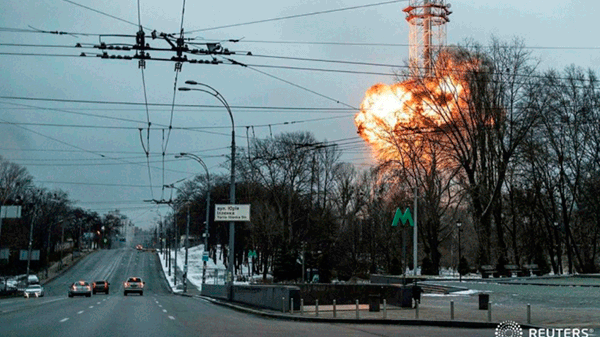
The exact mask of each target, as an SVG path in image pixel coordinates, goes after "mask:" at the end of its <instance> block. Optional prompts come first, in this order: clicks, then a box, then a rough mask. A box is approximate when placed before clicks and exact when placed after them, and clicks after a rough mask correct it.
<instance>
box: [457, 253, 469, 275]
mask: <svg viewBox="0 0 600 337" xmlns="http://www.w3.org/2000/svg"><path fill="white" fill-rule="evenodd" d="M469 270H470V267H469V261H467V258H466V257H464V256H463V257H461V258H460V261H459V262H458V273H459V274H460V275H466V274H468V273H469Z"/></svg>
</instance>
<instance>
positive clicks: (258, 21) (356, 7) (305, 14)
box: [188, 0, 408, 33]
mask: <svg viewBox="0 0 600 337" xmlns="http://www.w3.org/2000/svg"><path fill="white" fill-rule="evenodd" d="M406 1H408V0H394V1H387V2H378V3H372V4H366V5H360V6H352V7H344V8H337V9H329V10H324V11H318V12H311V13H304V14H295V15H288V16H282V17H277V18H272V19H264V20H256V21H249V22H243V23H236V24H230V25H224V26H217V27H211V28H202V29H195V30H190V31H188V33H195V32H205V31H209V30H216V29H223V28H231V27H239V26H247V25H253V24H257V23H265V22H273V21H281V20H288V19H297V18H301V17H307V16H313V15H321V14H329V13H335V12H342V11H348V10H353V9H361V8H367V7H375V6H381V5H388V4H393V3H398V2H406Z"/></svg>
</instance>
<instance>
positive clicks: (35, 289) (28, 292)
mask: <svg viewBox="0 0 600 337" xmlns="http://www.w3.org/2000/svg"><path fill="white" fill-rule="evenodd" d="M23 296H24V297H25V298H29V297H43V296H44V288H43V287H42V286H41V285H39V284H32V285H30V286H28V287H27V288H25V291H23Z"/></svg>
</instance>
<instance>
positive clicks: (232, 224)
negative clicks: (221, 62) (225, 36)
mask: <svg viewBox="0 0 600 337" xmlns="http://www.w3.org/2000/svg"><path fill="white" fill-rule="evenodd" d="M185 83H186V84H189V85H197V86H201V87H204V88H207V89H195V88H186V87H180V88H179V89H178V90H179V91H201V92H204V93H207V94H209V95H211V96H213V97H215V98H216V99H217V100H219V102H221V104H223V106H225V109H227V112H228V113H229V118H231V177H230V185H229V203H230V204H232V205H233V204H235V123H234V121H233V113H231V108H230V107H229V103H227V101H226V100H225V97H223V95H221V93H219V92H218V91H217V90H216V89H215V88H213V87H211V86H210V85H208V84H204V83H199V82H196V81H185ZM234 244H235V222H233V221H230V222H229V254H228V255H229V256H228V264H227V269H228V273H229V282H228V283H229V299H232V289H233V273H234V268H233V264H234V254H233V251H234Z"/></svg>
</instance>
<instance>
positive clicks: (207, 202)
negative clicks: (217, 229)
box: [175, 152, 211, 284]
mask: <svg viewBox="0 0 600 337" xmlns="http://www.w3.org/2000/svg"><path fill="white" fill-rule="evenodd" d="M183 157H189V158H192V159H194V160H195V161H197V162H198V163H199V164H200V165H201V166H202V168H204V170H205V171H206V183H207V191H206V226H205V227H204V251H205V252H207V250H208V226H209V224H210V221H209V220H210V190H211V186H210V174H209V173H208V167H206V164H205V163H204V161H203V160H202V158H200V157H198V156H197V155H195V154H193V153H185V152H181V153H180V154H178V155H175V158H183ZM188 230H189V227H188ZM187 235H189V232H188V233H187ZM202 260H203V264H204V266H203V268H202V284H204V283H206V260H204V256H203V257H202ZM185 265H186V271H187V244H186V252H185Z"/></svg>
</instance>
